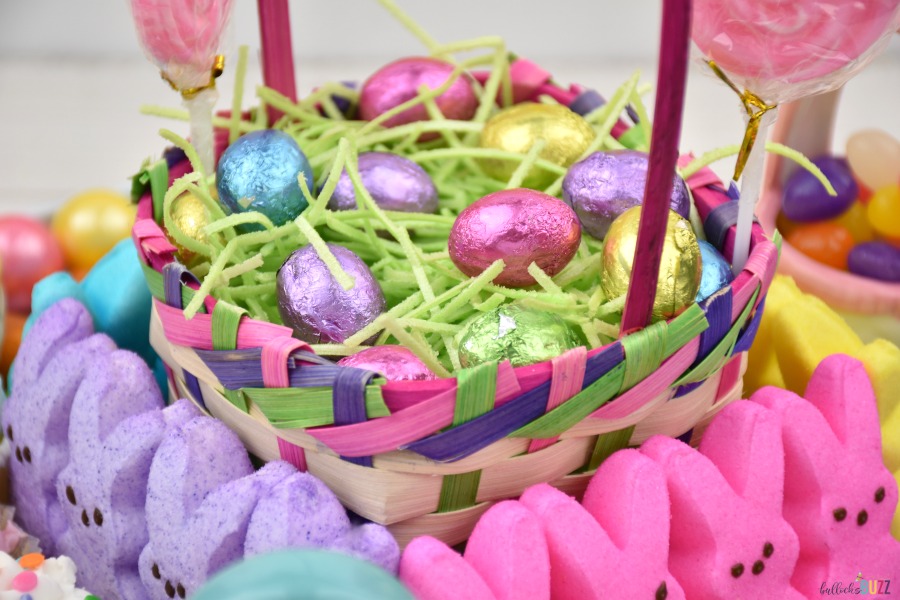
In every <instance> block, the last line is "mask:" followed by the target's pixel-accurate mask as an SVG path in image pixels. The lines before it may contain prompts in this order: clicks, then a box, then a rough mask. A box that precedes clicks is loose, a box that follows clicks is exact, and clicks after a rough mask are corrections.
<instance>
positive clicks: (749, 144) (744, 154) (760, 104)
mask: <svg viewBox="0 0 900 600" xmlns="http://www.w3.org/2000/svg"><path fill="white" fill-rule="evenodd" d="M706 62H707V64H708V65H709V67H710V68H711V69H712V70H713V73H715V74H716V77H718V78H719V79H721V80H722V81H724V82H725V84H726V85H727V86H728V87H730V88H731V89H733V90H734V93H735V94H737V95H738V96H739V97H740V99H741V104H743V105H744V110H746V111H747V115H748V116H749V117H750V120H749V121H748V122H747V129H746V130H745V131H744V141H743V142H741V151H740V152H738V157H737V163H736V164H735V165H734V180H735V181H737V180H738V178H740V176H741V173H742V172H743V171H744V165H746V164H747V159H748V158H749V157H750V150H752V149H753V144H754V143H755V142H756V136H757V134H758V133H759V121H760V119H762V116H763V115H764V114H766V113H767V112H769V111H770V110H772V109H773V108H776V107H777V106H778V105H777V104H766V103H765V102H764V101H763V99H762V98H760V97H759V96H757V95H756V94H754V93H753V92H751V91H749V90H744V91H743V92H742V91H741V90H739V89H738V88H737V86H736V85H734V83H732V81H731V80H730V79H728V76H727V75H726V74H725V72H724V71H722V69H720V68H719V65H717V64H716V62H715V61H713V60H708V61H706Z"/></svg>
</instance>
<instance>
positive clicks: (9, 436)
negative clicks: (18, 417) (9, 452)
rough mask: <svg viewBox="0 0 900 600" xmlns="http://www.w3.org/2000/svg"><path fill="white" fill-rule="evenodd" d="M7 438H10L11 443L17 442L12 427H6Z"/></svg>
mask: <svg viewBox="0 0 900 600" xmlns="http://www.w3.org/2000/svg"><path fill="white" fill-rule="evenodd" d="M6 437H8V438H9V441H11V442H14V441H16V438H14V437H13V434H12V425H7V426H6Z"/></svg>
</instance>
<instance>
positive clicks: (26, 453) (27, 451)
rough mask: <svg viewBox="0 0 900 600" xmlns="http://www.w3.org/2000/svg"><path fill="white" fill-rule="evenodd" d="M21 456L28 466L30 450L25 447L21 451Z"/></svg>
mask: <svg viewBox="0 0 900 600" xmlns="http://www.w3.org/2000/svg"><path fill="white" fill-rule="evenodd" d="M22 455H23V456H24V457H25V462H27V463H28V464H29V465H30V464H31V448H29V447H28V446H25V449H24V450H23V451H22Z"/></svg>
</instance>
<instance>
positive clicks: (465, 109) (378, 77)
mask: <svg viewBox="0 0 900 600" xmlns="http://www.w3.org/2000/svg"><path fill="white" fill-rule="evenodd" d="M453 68H454V67H453V65H451V64H450V63H448V62H445V61H442V60H438V59H436V58H418V57H414V58H402V59H400V60H397V61H394V62H392V63H390V64H388V65H385V66H384V67H382V68H381V69H379V70H378V71H376V72H375V73H374V74H373V75H372V76H371V77H369V79H368V80H367V81H366V82H365V83H364V84H363V87H362V91H361V92H360V94H359V116H360V118H361V119H363V120H365V121H371V120H372V119H374V118H376V117H378V116H379V115H381V114H383V113H385V112H387V111H389V110H390V109H392V108H394V107H395V106H398V105H400V104H403V103H404V102H406V101H408V100H411V99H413V98H415V97H416V96H418V95H419V88H420V86H422V85H426V86H428V87H429V88H431V89H436V88H438V87H440V86H441V85H443V84H444V83H445V82H446V81H447V79H448V78H449V77H450V75H451V74H452V73H453ZM435 103H436V104H437V106H438V108H439V109H440V110H441V114H443V115H444V116H445V117H446V118H448V119H454V120H460V121H468V120H469V119H471V118H472V116H473V115H474V114H475V109H476V108H478V98H476V97H475V92H474V90H473V89H472V83H471V80H470V79H469V77H468V75H465V74H463V75H461V76H459V77H458V78H457V79H456V81H454V82H453V83H452V84H450V87H449V88H447V90H446V91H445V92H444V93H443V94H441V95H440V96H438V97H437V98H435ZM427 119H428V113H427V112H426V110H425V106H424V105H423V104H419V105H417V106H413V107H412V108H409V109H407V110H404V111H403V112H401V113H399V114H397V115H394V116H393V117H391V118H389V119H387V120H386V121H384V123H382V125H384V126H385V127H396V126H397V125H404V124H406V123H412V122H414V121H425V120H427ZM429 135H430V136H431V137H434V136H435V135H437V134H429ZM424 137H426V136H423V138H424Z"/></svg>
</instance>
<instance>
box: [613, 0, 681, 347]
mask: <svg viewBox="0 0 900 600" xmlns="http://www.w3.org/2000/svg"><path fill="white" fill-rule="evenodd" d="M690 44H691V0H663V14H662V36H661V39H660V44H659V73H658V75H657V78H656V106H655V107H654V111H653V132H652V135H651V138H650V164H649V167H648V171H647V186H646V187H645V188H644V203H643V209H642V210H641V219H640V224H639V225H638V236H637V248H640V249H641V251H640V252H635V256H634V266H633V267H632V272H631V284H630V285H629V286H628V294H627V296H626V298H625V309H624V311H623V313H622V326H621V335H623V336H624V335H626V334H628V333H631V332H633V331H635V330H637V329H642V328H643V327H645V326H646V325H647V324H648V323H650V317H651V313H652V310H653V301H654V300H655V298H656V281H657V278H658V277H659V265H660V261H661V259H662V251H663V242H664V241H665V234H666V223H667V222H668V219H669V196H670V195H671V194H672V175H673V174H674V173H675V163H676V161H677V160H678V145H679V138H680V136H681V119H682V113H683V111H684V91H685V87H686V86H687V70H688V58H689V55H690Z"/></svg>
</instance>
